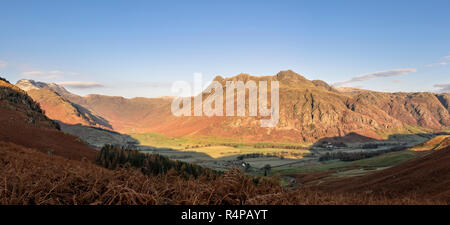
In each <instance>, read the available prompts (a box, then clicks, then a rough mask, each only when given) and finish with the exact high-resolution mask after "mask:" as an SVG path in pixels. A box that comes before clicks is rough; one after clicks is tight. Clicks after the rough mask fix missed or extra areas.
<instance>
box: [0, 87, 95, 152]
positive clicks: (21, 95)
mask: <svg viewBox="0 0 450 225" xmlns="http://www.w3.org/2000/svg"><path fill="white" fill-rule="evenodd" d="M0 115H1V116H0V127H1V129H0V141H4V142H12V143H16V144H19V145H21V146H25V147H28V148H34V149H37V150H39V151H42V152H44V153H46V154H55V155H61V156H64V157H67V158H70V159H77V160H81V159H83V158H86V159H88V160H94V158H95V155H96V152H95V150H93V149H91V148H89V147H88V146H87V145H86V144H84V143H83V142H82V141H80V140H79V139H78V138H77V137H76V136H73V135H70V134H66V133H64V132H62V131H60V130H59V124H57V123H56V122H54V121H53V120H50V119H49V118H47V117H46V116H45V115H44V114H43V112H42V110H41V108H40V107H39V104H38V103H35V102H34V101H33V100H32V99H31V98H30V97H29V96H28V95H27V94H26V93H25V92H24V91H22V90H21V89H20V88H18V87H16V86H15V85H12V84H9V83H8V82H5V81H3V80H0Z"/></svg>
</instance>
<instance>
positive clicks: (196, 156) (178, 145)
mask: <svg viewBox="0 0 450 225" xmlns="http://www.w3.org/2000/svg"><path fill="white" fill-rule="evenodd" d="M131 136H132V138H134V139H136V140H137V141H138V142H139V143H140V146H139V149H140V150H141V151H143V152H147V153H157V154H161V155H165V156H168V157H170V158H171V159H176V160H181V161H185V162H189V163H196V164H199V165H201V166H206V167H209V168H213V169H216V170H221V171H226V170H228V169H230V168H231V167H233V166H239V167H246V171H247V172H248V173H250V174H252V175H257V176H262V175H264V174H265V173H266V172H265V169H264V167H267V166H270V170H271V172H270V174H279V175H281V176H288V175H290V174H298V173H311V172H312V173H314V172H321V171H330V174H331V173H332V174H334V175H333V176H353V175H360V174H365V173H367V172H370V171H375V170H379V169H384V168H388V167H390V166H393V165H396V164H398V163H401V162H404V161H406V160H409V159H413V158H416V157H418V156H419V155H420V154H419V153H417V152H414V151H401V152H391V153H387V154H383V155H379V156H376V157H373V158H367V159H362V160H357V161H352V162H344V161H340V160H330V161H319V158H320V157H321V156H323V155H324V154H326V153H330V152H334V153H336V152H345V153H356V154H357V153H360V152H376V151H386V150H389V149H391V148H394V147H401V146H405V148H406V147H412V146H413V145H416V144H419V143H423V142H425V141H427V140H429V138H431V137H432V135H420V134H418V135H414V134H397V135H390V136H388V137H387V139H385V140H373V141H370V142H363V143H361V142H346V143H345V147H342V146H341V147H337V146H332V147H331V148H330V146H320V145H317V144H312V143H303V144H292V143H245V142H237V141H236V140H231V139H225V138H217V137H201V138H198V137H195V138H194V137H166V136H163V135H159V134H155V133H144V134H131ZM367 144H373V145H375V147H374V148H370V149H366V148H365V147H364V146H365V145H367Z"/></svg>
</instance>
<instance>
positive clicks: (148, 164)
mask: <svg viewBox="0 0 450 225" xmlns="http://www.w3.org/2000/svg"><path fill="white" fill-rule="evenodd" d="M96 163H97V164H98V165H100V166H102V167H105V168H108V169H112V170H114V169H119V168H137V169H140V171H141V172H142V173H144V174H145V175H149V174H154V175H158V174H166V173H168V172H169V171H172V172H174V173H176V174H178V175H180V176H182V177H185V178H189V177H194V178H198V177H200V176H204V177H206V178H210V179H211V178H216V177H217V176H218V175H219V174H220V172H217V171H214V170H211V169H209V168H203V167H201V166H197V165H195V164H192V163H186V162H181V161H179V160H171V159H169V158H168V157H165V156H162V155H159V154H145V153H141V152H139V151H137V150H133V149H127V148H124V147H118V146H112V145H105V146H104V147H103V148H102V149H101V150H100V152H99V154H98V156H97V159H96Z"/></svg>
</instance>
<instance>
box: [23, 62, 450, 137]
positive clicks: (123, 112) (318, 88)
mask: <svg viewBox="0 0 450 225" xmlns="http://www.w3.org/2000/svg"><path fill="white" fill-rule="evenodd" d="M249 80H253V81H279V84H280V88H279V99H280V100H279V102H280V104H279V105H280V120H279V123H278V125H277V126H276V127H272V128H263V127H260V123H259V120H260V119H261V117H260V116H257V117H249V116H246V117H237V116H232V117H225V116H212V117H206V116H202V117H195V116H191V117H176V116H174V115H172V113H171V111H170V106H171V102H172V99H171V98H142V97H138V98H124V97H117V96H106V95H97V94H94V95H87V96H79V95H76V94H73V93H71V92H69V91H67V90H66V89H65V88H64V87H62V86H60V85H58V84H53V83H51V84H48V83H42V82H35V81H33V80H20V81H18V82H17V84H16V85H17V87H19V88H21V89H23V90H24V91H26V92H27V93H28V94H29V95H30V96H31V97H32V98H33V99H34V100H35V101H36V102H38V103H39V104H40V105H41V107H42V109H43V110H44V111H45V112H46V115H47V116H48V117H49V118H51V119H54V120H57V121H60V122H61V123H64V124H69V125H74V124H81V125H84V126H92V127H98V128H103V129H106V130H110V131H116V132H120V133H143V132H156V133H159V134H162V135H166V136H194V137H195V136H215V137H223V138H234V139H236V138H238V139H239V140H242V141H249V142H253V141H254V142H257V141H271V142H315V141H317V140H319V139H321V138H324V137H340V136H345V135H346V134H348V133H357V134H359V135H363V136H366V137H371V138H376V139H380V138H384V137H386V135H387V134H391V133H399V132H417V131H431V130H433V131H439V130H446V129H448V128H449V127H450V115H449V110H450V109H449V101H450V94H448V93H430V92H413V93H405V92H397V93H387V92H376V91H369V90H363V89H354V88H335V87H333V86H331V85H329V84H327V83H326V82H324V81H321V80H312V81H311V80H308V79H306V78H305V77H303V76H301V75H300V74H297V73H295V72H293V71H291V70H287V71H281V72H279V73H277V74H276V75H274V76H252V75H249V74H239V75H237V76H234V77H231V78H222V77H220V76H217V77H216V78H215V79H214V81H217V82H219V83H221V84H223V86H224V87H225V83H226V82H227V81H244V82H246V81H249ZM224 93H225V90H224ZM203 95H205V96H207V95H208V93H203ZM269 96H270V94H269ZM203 99H205V98H203ZM234 101H235V100H234Z"/></svg>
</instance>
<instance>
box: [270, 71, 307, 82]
mask: <svg viewBox="0 0 450 225" xmlns="http://www.w3.org/2000/svg"><path fill="white" fill-rule="evenodd" d="M275 76H276V78H277V80H279V81H305V80H307V79H306V78H305V77H303V76H302V75H300V74H298V73H296V72H294V71H292V70H282V71H280V72H278V73H277V75H275Z"/></svg>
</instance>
